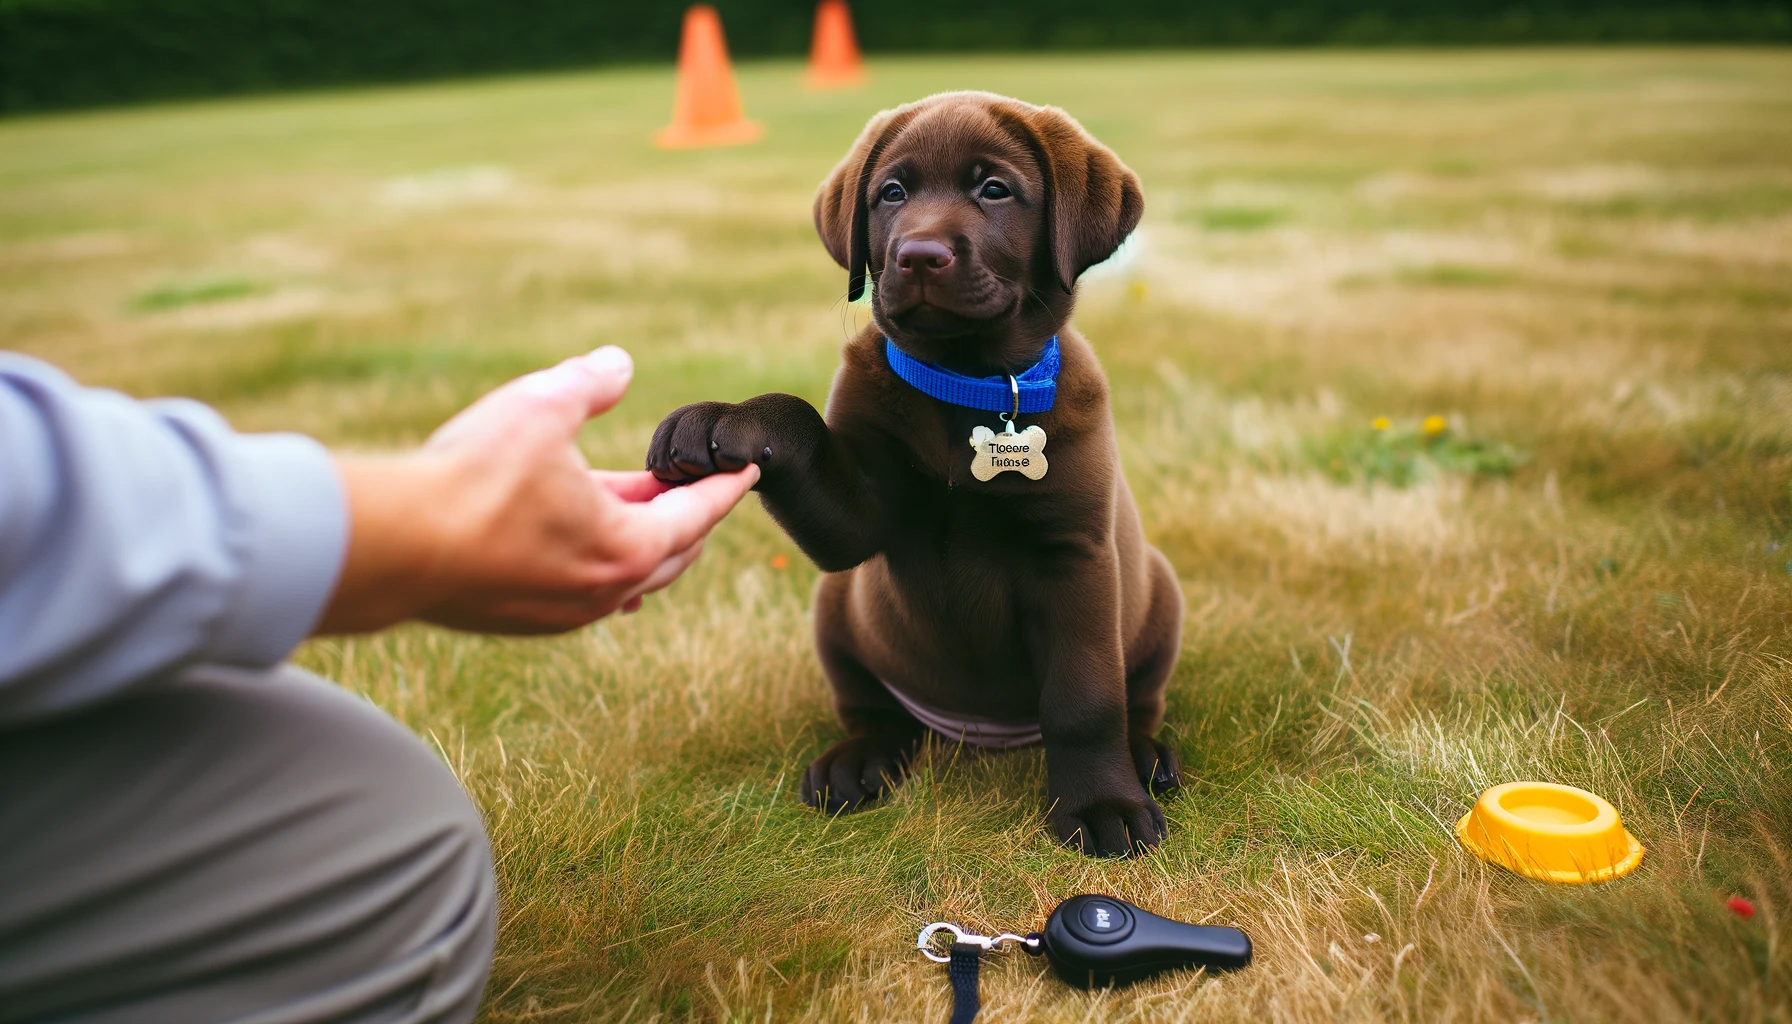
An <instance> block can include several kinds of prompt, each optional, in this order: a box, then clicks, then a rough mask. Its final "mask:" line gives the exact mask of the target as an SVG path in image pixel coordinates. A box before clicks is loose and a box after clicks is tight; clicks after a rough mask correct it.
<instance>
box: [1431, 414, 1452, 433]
mask: <svg viewBox="0 0 1792 1024" xmlns="http://www.w3.org/2000/svg"><path fill="white" fill-rule="evenodd" d="M1448 426H1449V424H1448V423H1445V422H1444V418H1443V417H1442V416H1427V417H1425V433H1426V434H1427V435H1428V436H1430V437H1436V436H1437V435H1439V434H1441V433H1443V432H1444V428H1446V427H1448Z"/></svg>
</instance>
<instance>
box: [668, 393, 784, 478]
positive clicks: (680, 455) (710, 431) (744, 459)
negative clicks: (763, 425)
mask: <svg viewBox="0 0 1792 1024" xmlns="http://www.w3.org/2000/svg"><path fill="white" fill-rule="evenodd" d="M763 440H764V439H763V431H762V430H760V429H759V424H758V422H757V419H756V417H754V416H753V415H752V413H751V412H750V411H748V410H746V409H744V408H743V407H742V406H739V405H734V404H732V403H729V402H697V403H695V404H693V405H686V406H683V407H681V408H678V409H676V410H674V411H673V412H672V414H671V415H670V416H667V417H666V418H665V419H663V420H661V421H660V425H659V428H658V429H656V430H655V431H654V432H653V440H652V442H650V443H649V444H648V446H647V469H648V470H649V471H650V472H652V473H653V475H654V476H656V477H659V478H660V479H661V480H664V481H666V482H667V483H672V484H682V483H688V482H690V481H692V480H697V479H700V478H702V477H706V476H709V475H710V474H711V473H715V472H718V471H719V472H732V471H734V470H737V469H741V468H742V467H744V466H746V464H747V463H749V462H758V461H762V459H763V457H764V452H763V449H764V443H763Z"/></svg>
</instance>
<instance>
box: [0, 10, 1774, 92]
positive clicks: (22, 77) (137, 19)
mask: <svg viewBox="0 0 1792 1024" xmlns="http://www.w3.org/2000/svg"><path fill="white" fill-rule="evenodd" d="M715 4H716V6H717V7H718V8H719V9H720V10H721V13H722V18H723V21H724V24H725V25H726V29H727V32H728V41H729V46H730V48H731V49H732V51H733V52H734V54H735V55H736V56H737V57H762V56H795V55H799V54H801V53H803V52H804V51H805V49H806V47H807V44H808V38H809V26H810V18H811V16H812V13H813V4H812V3H811V2H810V0H715ZM685 6H686V0H630V2H627V3H617V2H615V0H0V113H16V112H21V111H29V110H44V109H54V108H67V107H79V106H92V105H99V104H109V103H120V102H131V101H140V100H149V99H163V98H171V97H184V96H204V95H216V94H223V93H233V92H248V91H258V90H270V89H281V88H290V87H302V86H321V85H338V84H348V83H357V82H381V81H400V80H407V79H421V78H433V77H444V76H454V75H467V74H481V73H494V72H510V71H525V70H537V69H550V68H570V67H582V66H590V65H597V64H604V63H615V62H625V61H633V62H660V61H668V60H670V59H671V58H672V56H673V54H674V52H675V50H676V47H677V40H678V25H679V19H680V17H681V16H682V13H683V10H684V8H685ZM854 17H855V20H856V21H857V24H858V29H859V35H860V39H861V43H862V45H863V46H864V48H865V49H866V50H867V51H868V52H873V53H877V52H927V51H1000V50H1042V49H1060V50H1086V49H1119V48H1144V47H1158V48H1162V47H1189V46H1322V45H1400V44H1503V43H1545V42H1555V43H1592V42H1738V43H1785V42H1792V0H1708V2H1700V0H1561V2H1554V3H1550V2H1530V3H1525V2H1518V3H1512V2H1500V0H1361V2H1348V0H1284V2H1281V3H1264V2H1262V0H1196V2H1189V0H1100V2H1090V0H979V2H978V3H976V4H975V5H962V6H961V5H957V4H952V5H946V4H940V5H937V6H929V7H917V6H910V5H902V6H888V7H885V6H876V5H872V4H868V3H859V4H857V5H855V7H854Z"/></svg>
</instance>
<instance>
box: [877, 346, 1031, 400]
mask: <svg viewBox="0 0 1792 1024" xmlns="http://www.w3.org/2000/svg"><path fill="white" fill-rule="evenodd" d="M884 355H885V357H886V358H888V359H889V361H890V369H892V370H894V371H896V376H898V377H901V378H902V379H903V380H905V381H907V382H908V383H909V384H911V385H912V386H914V387H915V388H916V389H917V390H919V391H920V392H921V393H922V394H925V395H927V396H929V397H931V398H937V399H939V400H940V401H942V402H949V403H951V404H952V405H962V406H964V407H965V408H967V409H982V410H983V411H985V412H1005V413H1012V412H1014V391H1013V390H1012V389H1011V388H1010V387H1009V384H1008V378H1007V377H971V376H968V375H966V374H962V373H958V372H955V371H953V370H948V369H946V368H945V367H943V366H935V365H933V364H932V363H924V362H922V361H921V360H919V359H916V358H915V357H914V356H911V355H909V354H908V353H907V352H904V351H902V350H901V349H899V348H897V347H896V343H895V342H894V341H891V340H890V339H888V338H885V339H884ZM1059 362H1060V355H1059V351H1058V336H1057V335H1055V334H1054V335H1052V336H1051V339H1050V340H1049V341H1047V342H1046V343H1045V351H1044V352H1042V353H1040V355H1039V361H1038V362H1037V363H1034V364H1033V365H1032V366H1030V367H1028V368H1027V369H1026V370H1023V371H1022V372H1020V373H1017V374H1015V375H1014V382H1015V384H1016V385H1018V386H1019V388H1020V411H1021V412H1023V413H1041V412H1049V411H1051V407H1052V402H1054V401H1056V400H1057V397H1058V367H1059Z"/></svg>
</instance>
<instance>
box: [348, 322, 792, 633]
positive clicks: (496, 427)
mask: <svg viewBox="0 0 1792 1024" xmlns="http://www.w3.org/2000/svg"><path fill="white" fill-rule="evenodd" d="M633 375H634V363H633V362H632V361H631V360H630V359H629V356H628V353H627V352H624V351H623V350H622V349H619V348H615V347H613V346H611V347H605V348H600V349H598V350H597V351H595V352H593V353H591V354H590V355H587V356H581V357H578V358H574V359H568V360H566V361H565V362H563V363H561V364H560V365H558V366H555V367H553V368H551V369H547V370H541V371H539V372H536V373H532V374H529V375H528V376H526V377H521V378H518V379H517V380H513V381H511V382H510V383H509V384H506V385H504V386H503V387H500V388H498V389H497V390H496V391H493V392H492V393H491V394H488V395H486V396H485V397H484V398H481V399H480V400H479V401H477V402H475V403H474V404H473V405H471V406H469V407H468V408H467V409H466V410H465V411H463V412H461V413H460V414H459V415H458V416H455V417H454V418H453V419H451V420H449V421H448V422H447V423H446V424H444V425H443V426H442V428H441V429H440V430H437V431H436V432H435V434H434V435H433V436H432V437H430V439H429V441H428V442H427V443H426V444H425V445H424V446H423V447H422V448H420V449H418V450H417V451H415V452H413V453H410V454H406V455H399V456H388V457H377V456H374V457H363V456H340V457H338V459H337V464H338V466H339V467H340V469H341V472H342V477H343V480H344V482H345V485H346V487H347V490H348V499H349V514H350V527H349V550H348V558H347V560H346V562H345V563H344V565H343V569H342V575H341V578H340V580H339V581H338V582H337V585H336V593H335V594H334V595H333V596H332V597H331V599H330V604H329V606H328V607H327V608H325V610H324V614H323V617H322V620H321V621H320V622H319V624H318V631H319V632H324V633H337V632H358V631H364V630H373V629H380V628H382V627H385V626H389V625H392V624H394V623H397V622H402V621H404V620H406V619H413V618H419V619H425V620H428V621H431V622H436V623H440V624H442V625H445V626H452V627H454V628H457V629H469V630H480V631H485V632H497V633H550V632H558V631H561V630H566V629H572V628H575V627H577V626H582V625H584V624H585V623H587V622H591V621H593V620H594V619H599V618H602V617H603V616H605V615H608V614H610V613H611V612H613V611H615V610H617V609H618V608H622V609H626V610H631V611H632V610H633V609H634V608H637V607H639V606H640V602H641V596H642V595H643V594H647V593H650V592H652V591H655V590H658V589H660V588H661V587H664V586H665V585H666V584H668V583H670V582H672V581H673V580H674V579H676V578H677V577H678V574H679V573H681V572H683V571H684V570H685V567H686V566H688V565H690V564H691V562H692V561H693V560H694V559H695V558H696V557H697V553H698V552H699V551H700V550H701V549H702V547H703V538H704V537H705V536H706V535H707V534H708V533H709V531H710V529H711V527H713V526H715V524H716V523H717V522H718V521H720V520H721V518H722V517H723V516H725V515H727V514H728V511H729V510H730V509H732V508H733V507H734V505H735V503H736V502H738V501H740V499H741V498H742V496H744V495H745V494H746V493H747V491H748V490H749V489H751V488H752V486H753V484H754V483H755V482H757V481H758V479H759V469H758V467H757V466H748V467H747V468H746V469H744V470H742V471H740V472H738V473H725V474H717V475H715V476H711V477H707V478H705V479H703V480H701V481H698V482H697V483H695V484H692V485H690V486H688V487H680V488H676V489H672V488H669V487H668V486H667V485H665V484H662V483H660V482H659V481H657V480H655V479H654V478H653V476H652V474H650V473H647V472H644V471H642V472H632V473H624V472H609V471H605V470H594V469H591V468H589V467H588V466H587V465H586V463H585V458H584V456H583V455H582V454H581V453H580V452H579V448H578V444H577V442H576V440H575V439H576V437H577V435H578V432H579V428H580V427H581V426H582V425H583V424H584V423H585V421H586V420H588V419H590V418H591V417H593V416H596V415H598V414H599V413H602V412H604V411H605V410H607V409H609V408H610V407H611V406H613V405H615V404H616V402H617V401H618V400H619V399H621V398H622V394H623V392H625V391H627V390H628V385H629V380H630V378H631V377H632V376H633Z"/></svg>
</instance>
